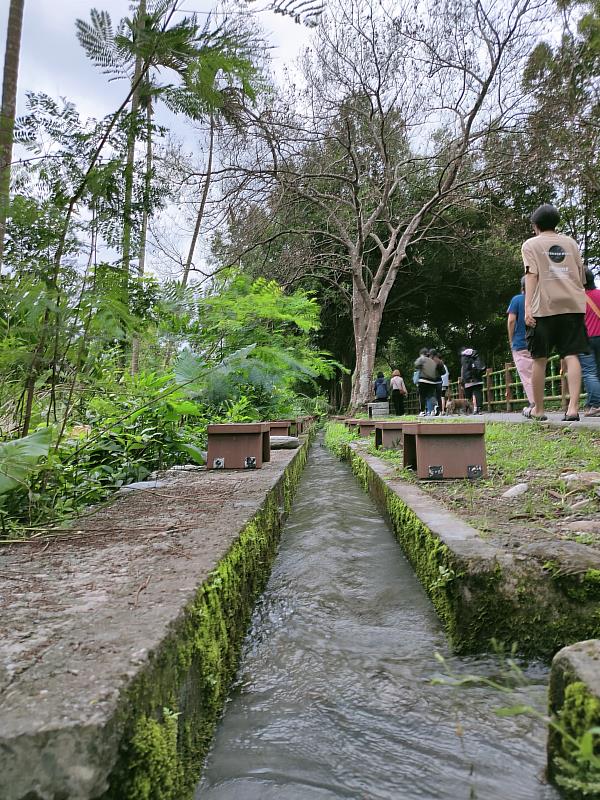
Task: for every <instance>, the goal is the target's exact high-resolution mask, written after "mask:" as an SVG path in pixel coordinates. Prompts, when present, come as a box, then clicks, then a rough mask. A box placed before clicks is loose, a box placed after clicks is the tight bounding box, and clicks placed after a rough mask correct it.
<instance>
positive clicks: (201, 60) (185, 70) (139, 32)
mask: <svg viewBox="0 0 600 800" xmlns="http://www.w3.org/2000/svg"><path fill="white" fill-rule="evenodd" d="M164 6H165V1H164V0H163V2H160V1H159V2H158V3H156V4H154V5H153V7H152V8H151V9H148V8H147V6H146V0H140V3H139V5H138V8H137V10H136V13H135V15H134V16H133V18H132V19H128V18H125V19H122V20H121V22H120V23H119V26H118V29H117V32H116V33H115V32H114V31H113V27H112V22H111V19H110V15H109V14H108V13H107V12H98V11H96V10H95V9H92V11H91V12H90V22H86V21H83V20H80V19H78V20H77V22H76V27H77V36H78V39H79V41H80V43H81V45H82V46H83V48H84V50H85V52H86V54H87V55H88V57H89V58H90V59H91V60H92V62H93V63H94V64H95V65H96V66H97V67H99V68H100V69H102V70H103V71H104V72H107V73H110V74H112V75H113V76H115V77H118V78H126V79H129V80H131V82H132V86H135V87H136V90H135V91H134V92H133V93H132V96H131V108H130V124H129V130H128V136H127V160H126V165H125V184H124V204H123V210H124V219H123V238H122V253H121V261H122V269H123V278H124V285H126V283H127V282H128V281H129V276H130V271H131V269H130V262H131V238H132V207H133V202H132V200H133V175H134V159H135V144H136V141H137V138H138V130H139V129H140V127H141V125H140V121H139V119H138V116H139V110H140V98H143V102H142V106H143V107H144V111H145V117H146V120H145V126H144V127H145V131H146V168H145V179H144V191H143V194H144V202H143V216H142V224H141V231H140V237H139V239H140V259H139V266H138V272H141V271H143V265H144V262H145V244H146V236H145V230H146V227H147V220H148V207H147V203H146V201H147V200H148V199H149V196H150V180H151V170H152V123H151V116H152V107H153V101H154V100H155V99H160V100H162V101H163V103H164V104H165V105H166V106H167V107H168V108H169V109H170V110H172V111H173V112H175V113H184V114H185V115H186V116H188V117H190V118H191V119H196V120H198V119H201V118H202V117H204V116H210V115H211V114H212V112H213V110H214V109H216V108H219V107H220V106H221V105H222V103H223V97H224V95H223V92H222V91H220V90H219V89H218V87H217V85H216V78H217V75H218V74H221V73H222V74H224V75H227V76H235V77H237V78H238V79H239V80H240V82H241V84H242V87H243V89H244V90H245V91H246V92H247V94H248V95H250V96H253V89H252V86H251V84H250V79H251V77H252V75H253V74H254V68H253V66H252V63H251V61H250V58H249V56H248V55H247V50H248V48H247V46H246V43H245V41H244V39H243V38H242V37H240V36H238V35H232V34H230V33H228V32H227V31H226V30H224V29H223V28H222V27H221V28H218V29H217V30H216V31H210V30H209V28H208V24H207V25H206V26H205V27H204V28H203V29H202V30H201V29H200V28H199V26H198V25H197V24H196V20H195V17H193V16H192V17H190V18H185V19H184V20H182V21H181V22H180V23H178V24H177V25H173V26H172V27H171V28H169V29H167V30H165V31H163V33H162V34H161V39H160V41H161V44H160V46H158V47H156V46H155V45H154V50H153V53H152V60H151V62H150V66H149V68H148V69H147V71H146V77H145V79H144V81H140V69H141V64H142V63H144V61H143V60H144V58H147V55H146V51H147V50H148V42H149V41H153V42H156V30H157V27H158V26H159V25H160V22H161V14H162V13H164ZM165 69H166V70H170V71H171V72H174V73H175V75H176V76H177V77H178V84H176V85H173V84H171V83H167V84H159V83H158V82H157V73H159V72H161V71H164V70H165ZM133 349H134V352H133V357H132V371H135V370H136V369H137V349H138V348H137V346H136V343H135V342H134V348H133Z"/></svg>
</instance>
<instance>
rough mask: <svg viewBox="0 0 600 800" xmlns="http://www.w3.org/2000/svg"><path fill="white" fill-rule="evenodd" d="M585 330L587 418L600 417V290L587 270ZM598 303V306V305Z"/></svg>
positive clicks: (581, 359) (583, 360)
mask: <svg viewBox="0 0 600 800" xmlns="http://www.w3.org/2000/svg"><path fill="white" fill-rule="evenodd" d="M584 289H585V302H586V310H585V329H586V332H587V335H588V340H589V344H590V349H591V353H580V354H579V363H580V364H581V377H582V378H583V385H584V386H585V390H586V392H587V407H586V410H585V412H584V416H586V417H600V307H599V306H600V290H599V289H596V282H595V281H594V275H593V273H592V271H591V270H590V269H586V270H585V283H584ZM596 300H597V301H598V304H597V303H596Z"/></svg>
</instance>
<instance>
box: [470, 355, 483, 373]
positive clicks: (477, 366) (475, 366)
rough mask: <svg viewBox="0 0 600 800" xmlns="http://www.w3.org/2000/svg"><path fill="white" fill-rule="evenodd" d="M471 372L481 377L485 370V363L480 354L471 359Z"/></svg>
mask: <svg viewBox="0 0 600 800" xmlns="http://www.w3.org/2000/svg"><path fill="white" fill-rule="evenodd" d="M469 372H470V373H471V375H472V376H473V377H474V378H481V377H482V375H483V373H484V372H485V364H484V363H483V362H482V360H481V359H480V358H479V356H478V355H477V356H474V357H473V358H471V359H470V360H469Z"/></svg>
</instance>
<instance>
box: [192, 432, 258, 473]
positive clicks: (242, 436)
mask: <svg viewBox="0 0 600 800" xmlns="http://www.w3.org/2000/svg"><path fill="white" fill-rule="evenodd" d="M270 433H271V428H270V423H268V422H244V423H237V422H234V423H229V424H222V425H209V426H208V458H207V460H206V461H207V464H206V466H207V469H260V468H261V467H262V465H263V464H264V463H265V462H267V461H270V460H271V442H270V439H269V436H270Z"/></svg>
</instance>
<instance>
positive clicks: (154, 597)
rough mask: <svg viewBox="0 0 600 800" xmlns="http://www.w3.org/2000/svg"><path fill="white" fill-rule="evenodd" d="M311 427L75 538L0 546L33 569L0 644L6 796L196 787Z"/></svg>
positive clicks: (115, 512)
mask: <svg viewBox="0 0 600 800" xmlns="http://www.w3.org/2000/svg"><path fill="white" fill-rule="evenodd" d="M310 438H311V437H310V435H309V436H308V437H304V441H303V443H302V445H301V447H300V449H298V450H296V451H293V452H292V451H289V450H277V451H274V452H273V453H272V459H271V462H270V463H269V464H266V465H265V466H264V467H263V469H261V470H252V471H251V470H245V471H243V472H229V471H218V472H206V471H199V472H189V473H187V474H183V473H176V474H174V475H171V476H167V478H166V480H161V482H160V484H159V485H158V486H157V489H156V491H155V492H153V491H152V490H149V491H148V492H139V491H137V492H129V493H127V494H125V495H123V496H121V497H118V498H117V499H116V501H115V502H114V503H113V504H112V505H111V506H110V507H109V508H108V509H104V510H102V511H99V512H98V513H97V514H94V515H92V516H91V517H90V518H89V519H88V521H87V523H86V527H85V528H84V529H82V530H79V531H74V532H73V533H74V535H73V537H65V541H63V542H53V543H50V544H49V545H47V546H46V547H44V548H42V547H40V546H39V545H37V546H34V545H32V546H31V548H30V549H29V550H26V549H24V548H27V547H28V545H22V546H21V548H12V549H10V548H9V549H8V551H7V550H6V549H5V550H4V551H0V566H1V567H2V570H14V572H15V574H16V572H17V570H19V571H20V572H19V574H20V575H21V579H22V580H21V585H20V586H15V587H14V589H13V590H12V591H13V594H12V595H10V597H11V613H12V614H13V618H12V619H11V621H10V624H9V625H8V626H5V627H6V630H7V634H6V635H5V636H4V637H3V639H2V640H1V641H0V703H1V714H0V798H1V800H92V798H102V800H147V799H149V798H156V799H157V800H186V798H190V797H191V796H192V794H193V790H194V787H195V785H196V782H197V780H198V777H199V773H200V769H201V764H202V760H203V757H204V755H205V753H206V751H207V749H208V747H209V745H210V742H211V738H212V734H213V730H214V726H215V724H216V720H217V718H218V715H219V713H220V711H221V708H222V705H223V702H224V700H225V698H226V694H227V690H228V687H229V684H230V681H231V679H232V677H233V675H234V672H235V669H236V665H237V659H238V655H239V650H240V646H241V643H242V640H243V637H244V635H245V633H246V630H247V627H248V623H249V620H250V615H251V612H252V609H253V605H254V602H255V600H256V598H257V596H258V595H259V593H260V592H261V591H262V589H263V588H264V585H265V583H266V580H267V578H268V575H269V573H270V569H271V564H272V560H273V558H274V555H275V553H276V549H277V545H278V541H279V535H280V530H281V523H282V520H283V518H284V517H285V515H286V514H287V511H288V510H289V508H290V504H291V499H292V496H293V494H294V491H295V489H296V486H297V483H298V480H299V478H300V475H301V473H302V470H303V467H304V464H305V462H306V458H307V453H308V447H309V443H310ZM115 532H116V533H115ZM41 576H43V579H45V580H46V581H48V580H54V581H56V597H55V601H54V603H53V605H52V607H51V608H48V607H47V606H48V604H47V603H46V607H42V603H41V597H42V595H41V593H40V595H39V596H38V597H36V593H35V586H36V581H38V580H40V579H42V578H41ZM23 587H24V588H23ZM2 588H3V587H2V586H0V594H1V593H2ZM19 590H22V592H23V593H22V594H18V592H19ZM15 592H16V593H17V594H14V593H15ZM36 606H37V607H36ZM32 636H33V639H32Z"/></svg>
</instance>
